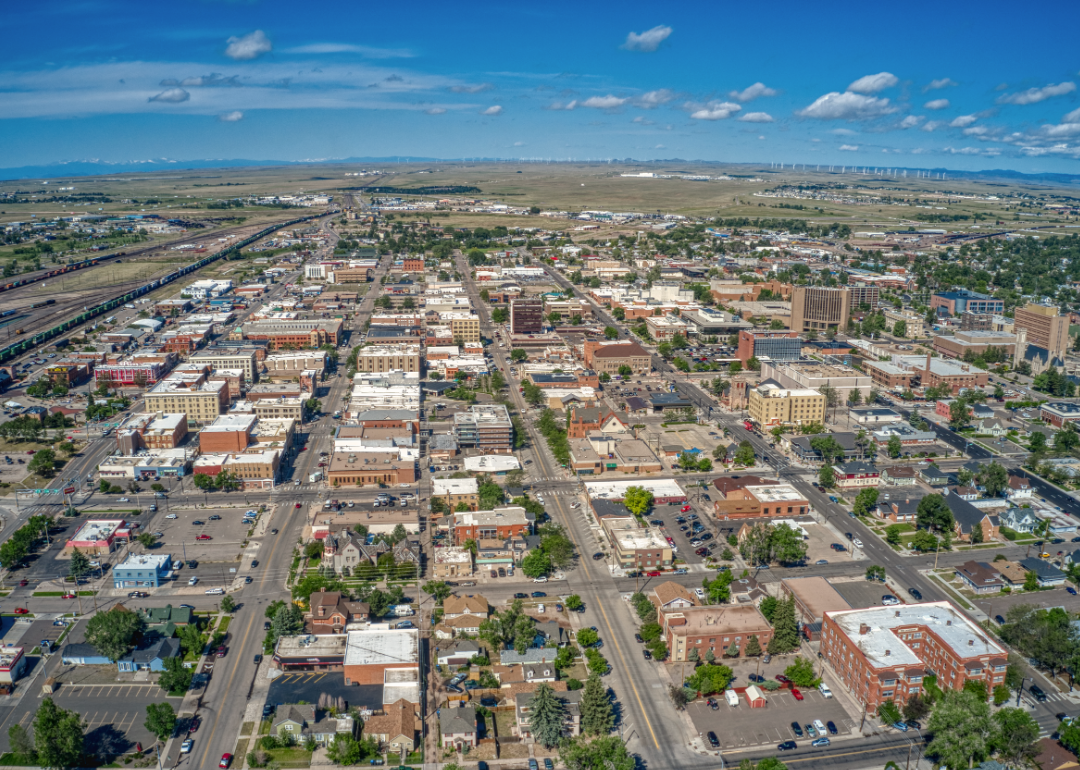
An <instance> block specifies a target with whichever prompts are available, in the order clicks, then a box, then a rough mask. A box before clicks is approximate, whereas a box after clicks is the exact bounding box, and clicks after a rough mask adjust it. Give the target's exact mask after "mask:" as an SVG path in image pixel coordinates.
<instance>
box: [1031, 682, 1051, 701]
mask: <svg viewBox="0 0 1080 770" xmlns="http://www.w3.org/2000/svg"><path fill="white" fill-rule="evenodd" d="M1028 691H1029V692H1030V693H1031V694H1032V695H1033V696H1035V700H1037V701H1038V702H1039V703H1046V701H1047V697H1046V693H1045V692H1043V690H1042V688H1041V687H1039V685H1037V684H1033V685H1031V687H1029V688H1028Z"/></svg>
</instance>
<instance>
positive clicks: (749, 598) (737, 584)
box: [730, 577, 769, 606]
mask: <svg viewBox="0 0 1080 770" xmlns="http://www.w3.org/2000/svg"><path fill="white" fill-rule="evenodd" d="M730 588H731V602H732V603H733V604H753V605H754V606H757V605H758V604H759V603H760V602H761V600H762V599H764V598H765V597H766V596H768V595H769V594H768V592H767V591H766V590H765V588H764V587H763V586H762V585H761V583H759V582H758V581H757V580H756V579H754V578H752V577H744V578H735V579H734V580H732V581H731V586H730Z"/></svg>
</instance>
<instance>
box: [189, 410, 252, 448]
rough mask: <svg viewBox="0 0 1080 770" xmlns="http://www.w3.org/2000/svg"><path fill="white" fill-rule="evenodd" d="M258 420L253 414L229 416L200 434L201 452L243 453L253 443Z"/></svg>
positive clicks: (218, 419) (220, 419) (208, 426)
mask: <svg viewBox="0 0 1080 770" xmlns="http://www.w3.org/2000/svg"><path fill="white" fill-rule="evenodd" d="M257 422H258V418H257V417H256V416H255V415H253V414H227V415H222V416H221V417H219V418H217V419H216V420H214V422H213V423H211V424H210V425H207V426H206V427H204V428H203V429H202V430H201V431H200V432H199V451H200V452H204V453H212V452H243V451H244V450H246V449H247V448H248V445H249V444H250V443H251V432H252V430H253V429H254V428H255V424H256V423H257Z"/></svg>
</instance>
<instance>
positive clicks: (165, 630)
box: [135, 604, 195, 639]
mask: <svg viewBox="0 0 1080 770" xmlns="http://www.w3.org/2000/svg"><path fill="white" fill-rule="evenodd" d="M135 611H136V612H137V613H138V614H139V617H140V618H142V620H143V623H144V624H145V625H146V631H147V634H148V635H149V634H156V635H158V636H162V637H165V638H166V639H168V638H169V637H172V636H175V635H176V629H177V628H178V627H179V626H186V625H189V624H190V623H193V622H194V621H195V611H194V610H191V609H188V608H187V607H173V606H172V605H171V604H166V605H165V606H164V607H139V608H137V609H136V610H135Z"/></svg>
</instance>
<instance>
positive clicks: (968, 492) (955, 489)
mask: <svg viewBox="0 0 1080 770" xmlns="http://www.w3.org/2000/svg"><path fill="white" fill-rule="evenodd" d="M946 491H947V492H948V494H950V495H956V496H958V497H959V498H960V499H961V500H967V501H968V502H969V503H970V502H971V501H972V500H978V499H979V490H977V489H976V488H975V487H962V486H960V485H956V486H951V487H949V488H948V489H947V490H946Z"/></svg>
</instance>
